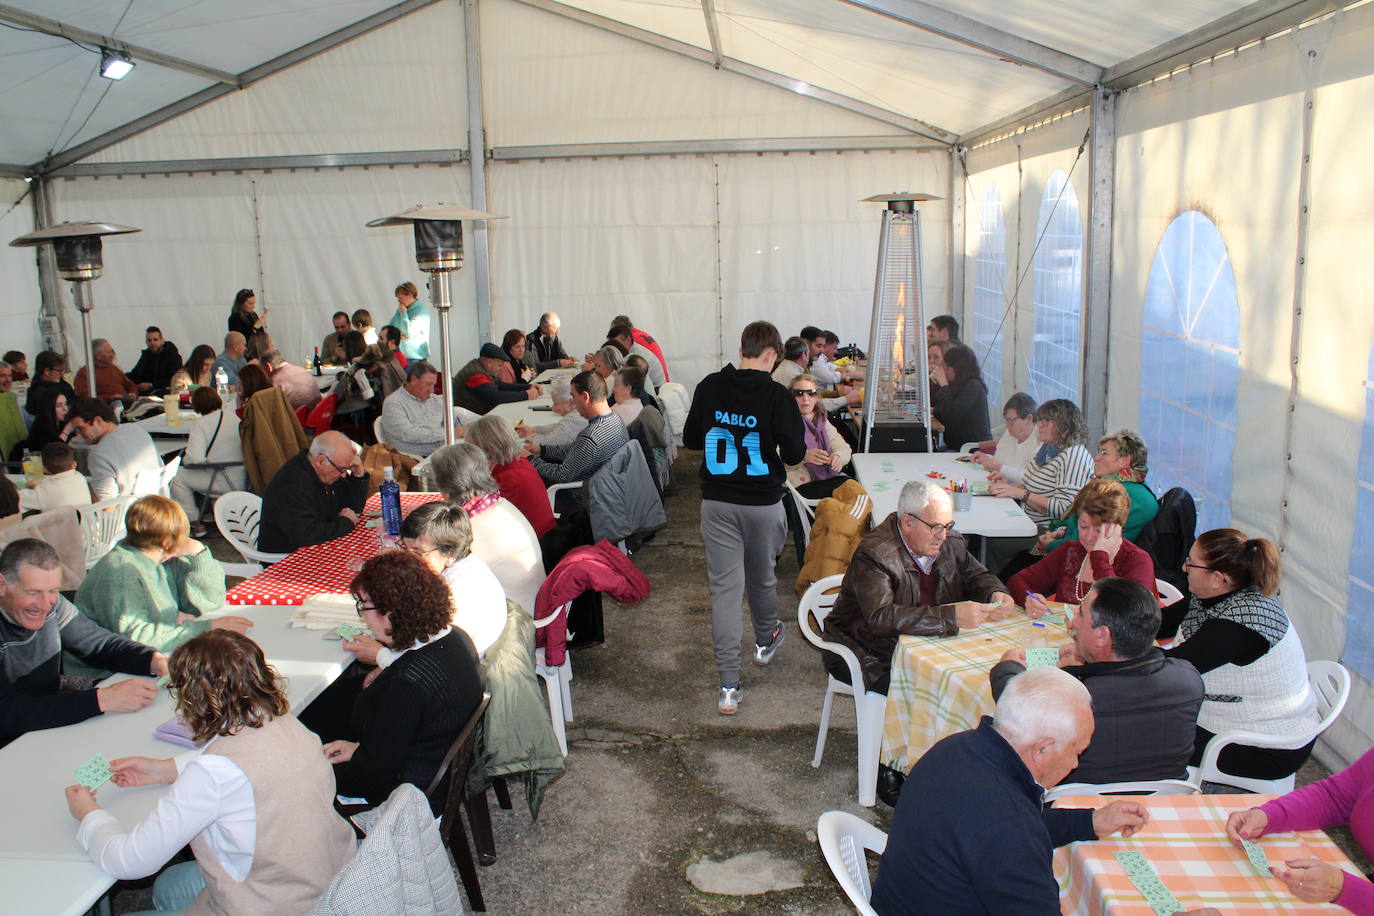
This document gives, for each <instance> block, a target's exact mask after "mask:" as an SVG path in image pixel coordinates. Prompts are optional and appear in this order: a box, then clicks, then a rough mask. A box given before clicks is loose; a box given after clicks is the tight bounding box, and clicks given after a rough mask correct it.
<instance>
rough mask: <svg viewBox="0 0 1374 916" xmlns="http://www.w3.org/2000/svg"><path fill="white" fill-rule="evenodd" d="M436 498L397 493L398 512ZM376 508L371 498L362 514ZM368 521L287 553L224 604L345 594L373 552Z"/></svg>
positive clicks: (373, 534)
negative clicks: (349, 530) (399, 494)
mask: <svg viewBox="0 0 1374 916" xmlns="http://www.w3.org/2000/svg"><path fill="white" fill-rule="evenodd" d="M442 498H443V497H442V496H441V495H440V494H438V493H402V494H401V512H402V513H408V512H409V511H410V510H412V509H414V508H415V507H416V506H419V505H421V504H423V503H427V502H432V501H434V500H436V499H442ZM381 505H382V504H381V500H380V498H379V497H378V496H377V495H376V494H373V495H372V496H371V497H369V498H368V500H367V505H366V506H364V508H363V514H364V515H366V514H368V513H374V512H379V511H381ZM368 521H371V520H370V519H360V520H359V524H358V525H357V527H355V528H354V529H353V530H352V531H351V532H349V533H348V534H346V535H344V536H343V537H341V538H335V539H334V540H332V541H325V542H324V543H323V544H314V545H311V546H310V547H302V548H301V549H300V550H296V551H293V552H292V553H290V554H289V555H288V556H287V557H286V559H284V560H282V561H281V562H280V563H273V564H272V565H271V566H269V567H267V569H265V570H263V571H262V572H260V573H258V574H257V575H256V576H254V577H253V578H251V579H244V580H243V581H242V582H240V583H239V584H238V585H235V586H234V587H233V588H231V589H230V590H229V593H228V594H227V595H226V596H225V598H224V603H225V604H285V605H295V604H301V603H302V602H304V601H305V599H306V598H309V597H310V596H311V595H319V594H344V593H346V592H347V591H348V583H350V582H352V581H353V576H354V574H355V573H356V572H357V571H358V567H359V566H361V565H362V563H363V562H364V561H365V560H367V559H368V558H369V557H371V556H374V555H375V554H376V553H377V531H378V528H377V527H372V528H369V527H367V522H368ZM377 524H378V525H380V524H381V523H380V522H378V523H377Z"/></svg>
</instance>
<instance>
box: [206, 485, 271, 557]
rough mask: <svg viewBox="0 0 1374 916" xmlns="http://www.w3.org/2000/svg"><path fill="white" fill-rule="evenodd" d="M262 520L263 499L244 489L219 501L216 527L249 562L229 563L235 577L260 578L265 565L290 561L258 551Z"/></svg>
mask: <svg viewBox="0 0 1374 916" xmlns="http://www.w3.org/2000/svg"><path fill="white" fill-rule="evenodd" d="M261 518H262V497H261V496H258V495H257V494H256V493H249V492H247V491H244V490H234V491H233V492H230V493H225V494H224V495H223V496H221V497H220V498H219V499H218V500H217V501H216V502H215V527H217V528H219V533H220V534H222V535H223V536H224V539H225V540H226V541H228V542H229V544H230V546H232V547H233V548H234V549H235V550H237V551H238V552H239V554H240V556H242V557H243V559H244V560H245V561H247V562H244V563H225V564H223V565H224V571H225V573H227V574H228V575H231V576H256V575H257V574H258V573H260V572H262V566H263V564H264V563H276V562H279V561H281V560H284V559H286V556H287V555H286V554H284V553H263V552H262V551H261V550H258V523H259V522H260V521H261Z"/></svg>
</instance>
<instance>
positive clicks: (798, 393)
mask: <svg viewBox="0 0 1374 916" xmlns="http://www.w3.org/2000/svg"><path fill="white" fill-rule="evenodd" d="M815 396H816V389H815V388H793V389H792V397H794V398H814V397H815Z"/></svg>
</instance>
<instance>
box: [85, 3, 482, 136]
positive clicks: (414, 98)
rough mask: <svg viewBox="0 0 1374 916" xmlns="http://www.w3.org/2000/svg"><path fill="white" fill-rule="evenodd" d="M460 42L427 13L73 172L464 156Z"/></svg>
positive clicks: (439, 17) (447, 6) (454, 15)
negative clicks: (236, 160)
mask: <svg viewBox="0 0 1374 916" xmlns="http://www.w3.org/2000/svg"><path fill="white" fill-rule="evenodd" d="M463 35H464V30H463V8H462V4H460V3H436V4H433V5H432V6H428V7H425V8H424V9H421V10H418V11H416V12H414V13H412V14H410V15H409V16H406V17H404V18H402V19H399V20H397V21H396V22H393V23H391V24H390V25H387V26H385V27H383V28H380V29H376V30H374V31H372V32H369V33H368V34H366V35H363V36H361V37H359V38H356V39H354V40H353V41H350V42H347V43H346V44H343V45H340V46H339V47H337V48H334V49H332V50H330V51H329V52H328V53H325V54H321V55H319V56H317V57H313V58H311V59H309V60H307V61H305V62H304V63H301V64H299V65H297V66H295V67H291V68H289V69H287V70H283V71H282V72H280V73H276V74H274V75H272V76H269V77H267V78H265V79H262V80H259V81H258V82H256V83H254V84H253V85H252V86H250V87H249V88H248V89H246V90H243V91H240V92H231V93H229V94H228V95H226V96H223V97H222V98H219V99H216V100H215V101H213V102H210V103H208V104H205V105H202V106H201V107H199V108H196V109H194V110H192V111H190V112H188V113H187V114H184V115H182V116H180V117H178V118H175V119H173V120H171V121H167V122H165V123H163V124H160V125H158V126H157V127H153V128H151V129H149V130H146V131H144V132H142V133H140V134H136V135H135V136H133V137H131V138H129V139H128V140H124V141H123V142H120V143H116V144H115V145H113V146H110V147H108V148H106V149H104V150H101V151H100V152H97V153H94V154H92V155H91V156H89V157H87V158H86V159H84V160H83V162H142V161H162V160H167V159H201V158H223V157H239V156H292V155H308V154H312V153H358V152H376V151H387V150H425V149H461V148H465V147H466V146H467V74H466V70H465V68H464V63H463V42H464V38H463Z"/></svg>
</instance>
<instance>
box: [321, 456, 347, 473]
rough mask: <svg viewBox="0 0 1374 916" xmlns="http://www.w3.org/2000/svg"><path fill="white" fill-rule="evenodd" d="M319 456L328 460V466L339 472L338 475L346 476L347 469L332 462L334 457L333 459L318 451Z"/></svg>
mask: <svg viewBox="0 0 1374 916" xmlns="http://www.w3.org/2000/svg"><path fill="white" fill-rule="evenodd" d="M320 457H321V458H323V459H324V460H325V461H328V462H329V464H330V466H331V467H332V468H334V470H336V471H338V472H339V475H340V476H344V477H346V476H348V469H347V468H341V467H339V466H338V465H337V464H335V463H334V459H333V458H330V457H329V456H328V455H326V454H325V453H324V452H320Z"/></svg>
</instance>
